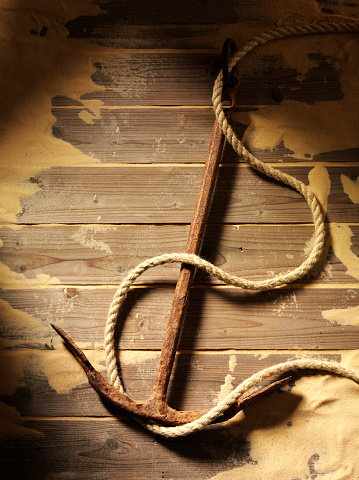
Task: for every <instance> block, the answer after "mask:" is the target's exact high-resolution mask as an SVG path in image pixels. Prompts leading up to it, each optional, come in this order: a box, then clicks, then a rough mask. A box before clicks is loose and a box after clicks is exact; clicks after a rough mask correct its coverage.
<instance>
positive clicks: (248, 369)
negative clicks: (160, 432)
mask: <svg viewBox="0 0 359 480" xmlns="http://www.w3.org/2000/svg"><path fill="white" fill-rule="evenodd" d="M57 349H58V348H55V350H57ZM54 353H55V352H54V351H53V350H46V351H45V352H42V356H41V359H42V361H43V362H48V363H52V364H54V365H55V367H54V368H52V372H51V375H52V376H57V377H59V378H62V377H61V376H62V375H63V374H64V372H63V369H64V368H65V369H66V374H67V376H68V377H69V378H74V379H78V380H77V381H76V380H75V381H74V383H73V384H72V385H71V387H69V391H66V392H61V393H59V392H57V391H56V387H58V386H59V385H61V382H57V384H56V382H54V378H48V376H46V375H45V373H44V372H42V371H41V369H39V368H37V354H38V351H37V350H36V349H26V350H25V349H12V350H3V351H1V357H2V359H3V361H4V363H7V362H9V363H10V364H16V363H19V361H21V359H22V358H24V356H27V358H28V361H27V368H26V370H25V371H24V372H23V377H22V379H21V386H20V385H19V386H18V387H17V389H16V391H14V392H13V393H11V394H8V395H2V401H4V402H6V404H7V405H10V406H13V407H15V408H16V410H17V411H18V412H19V413H20V414H21V415H22V416H31V417H75V416H79V417H86V416H87V417H105V416H108V415H113V414H120V417H123V416H125V415H122V414H121V412H118V411H116V410H114V409H113V408H112V407H110V406H109V405H106V404H104V403H103V402H102V401H101V399H100V397H99V395H98V394H97V393H96V392H95V391H94V390H93V389H92V387H91V386H90V385H89V384H88V382H87V378H86V376H85V374H83V376H81V375H79V373H78V370H79V368H78V366H77V364H76V363H75V362H69V361H68V357H69V356H70V355H71V354H70V353H69V352H68V351H67V350H66V349H64V348H63V349H61V355H60V356H57V357H56V360H54V358H53V357H54ZM85 353H86V354H87V355H88V356H89V357H90V358H91V352H89V351H85ZM146 355H147V356H146ZM302 355H303V357H305V356H308V355H310V356H314V358H323V359H326V360H333V361H340V359H341V356H340V354H336V353H322V354H318V355H317V354H313V353H310V354H308V353H305V354H304V353H302ZM46 357H48V359H46ZM96 357H97V358H101V359H102V362H101V363H102V367H101V368H100V369H99V371H100V372H101V373H102V375H104V377H105V378H107V370H106V367H105V366H104V364H105V353H104V351H101V352H99V353H98V354H97V355H96ZM122 357H124V358H123V361H121V375H122V378H123V381H124V384H125V388H126V392H127V394H128V395H129V396H130V397H131V398H134V399H136V400H138V401H141V400H145V399H146V398H148V397H149V395H150V393H151V390H152V386H153V382H154V377H155V374H156V369H157V365H158V360H159V352H138V351H126V352H124V355H122ZM122 357H121V358H122ZM296 358H298V354H297V353H295V352H293V353H289V352H287V353H277V352H274V351H272V352H265V353H263V352H258V353H251V354H250V353H241V352H235V351H232V350H231V351H229V352H227V353H218V354H216V353H215V354H214V353H202V354H198V353H192V354H189V353H178V354H177V356H176V361H175V366H174V369H173V374H172V379H171V381H170V386H169V390H168V403H169V404H170V405H171V406H173V407H174V408H177V409H179V410H194V409H198V410H202V409H206V408H208V409H209V408H212V407H213V406H214V405H216V404H217V403H218V401H219V397H220V392H221V387H223V385H224V383H225V377H226V376H227V375H231V378H232V384H233V386H234V387H235V386H236V385H238V384H239V383H241V382H242V381H243V380H245V379H246V378H248V377H250V376H251V375H253V374H254V373H256V372H258V371H260V370H262V369H264V368H267V367H270V366H272V365H276V364H278V363H282V362H286V361H288V360H293V359H296ZM56 368H58V372H56ZM97 368H98V367H97ZM298 376H299V374H298ZM271 381H273V378H272V379H267V380H266V381H264V382H263V384H262V385H267V384H268V383H270V382H271ZM11 382H13V379H11ZM77 382H78V383H77ZM19 383H20V382H19ZM54 383H55V384H54ZM293 383H294V381H292V382H291V384H292V385H293ZM4 387H5V388H7V387H8V384H7V378H6V377H5V378H4V379H3V382H2V389H4Z"/></svg>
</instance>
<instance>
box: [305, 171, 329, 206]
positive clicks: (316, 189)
mask: <svg viewBox="0 0 359 480" xmlns="http://www.w3.org/2000/svg"><path fill="white" fill-rule="evenodd" d="M308 180H309V187H310V189H311V191H312V192H313V193H314V195H315V196H316V197H317V200H318V202H319V204H320V206H321V208H322V213H323V215H325V214H326V212H327V203H328V196H329V193H330V178H329V173H328V170H327V169H326V168H325V167H323V166H322V165H316V166H315V167H314V168H312V169H311V170H310V172H309V174H308Z"/></svg>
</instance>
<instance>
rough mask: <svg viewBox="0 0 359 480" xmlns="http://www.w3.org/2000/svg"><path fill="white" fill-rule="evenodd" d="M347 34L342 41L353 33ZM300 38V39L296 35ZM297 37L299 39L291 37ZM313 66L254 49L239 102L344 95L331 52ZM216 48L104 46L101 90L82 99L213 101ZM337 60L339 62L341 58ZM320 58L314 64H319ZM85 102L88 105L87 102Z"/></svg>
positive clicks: (66, 101)
mask: <svg viewBox="0 0 359 480" xmlns="http://www.w3.org/2000/svg"><path fill="white" fill-rule="evenodd" d="M353 37H354V34H351V36H349V35H346V36H344V37H342V41H343V42H344V40H345V39H346V40H347V39H348V38H353ZM297 41H298V40H297ZM292 42H295V40H292ZM308 55H310V56H311V58H312V60H313V63H314V65H313V67H312V68H309V69H308V72H307V73H306V74H305V75H298V72H297V71H296V70H295V69H294V68H293V67H289V66H288V65H286V64H285V63H284V60H283V58H281V56H280V54H273V53H271V54H269V53H267V54H263V53H261V52H259V53H257V52H256V53H255V54H250V55H249V56H248V58H245V59H243V61H242V62H241V65H240V73H239V75H240V79H241V86H240V89H239V91H238V95H237V104H238V105H239V106H256V105H278V104H279V103H281V102H282V101H283V100H296V101H299V102H307V103H314V102H318V101H336V100H339V99H341V98H342V97H343V93H342V91H341V84H340V72H339V70H338V68H337V67H336V66H335V65H334V63H335V62H334V59H333V57H331V58H329V57H326V56H325V55H321V54H318V53H317V52H316V51H315V48H313V52H309V53H308ZM219 57H220V55H219V52H218V51H215V52H211V51H208V50H207V51H204V52H202V53H196V52H191V51H188V52H186V51H184V52H183V53H176V52H171V53H156V52H155V53H148V52H147V51H145V52H141V51H138V52H133V53H131V51H126V52H122V51H120V52H119V53H116V51H110V53H107V54H106V52H103V53H102V55H101V57H99V58H100V60H99V61H96V62H94V73H93V75H92V77H91V78H92V80H93V81H94V83H95V86H98V87H99V90H97V91H96V90H94V91H93V92H91V93H88V94H86V95H83V96H82V97H81V100H83V101H84V103H85V102H86V101H87V100H101V102H102V106H105V107H106V106H112V107H113V106H115V107H117V106H118V105H121V106H144V105H147V106H149V105H150V106H153V105H156V106H169V105H171V106H178V105H187V106H191V107H193V106H211V105H212V100H211V99H212V89H213V83H214V80H215V78H216V76H217V75H218V72H219V70H220V58H219ZM337 62H340V61H339V60H338V59H337ZM315 63H316V65H315ZM53 105H54V106H55V107H60V106H81V102H80V101H79V100H74V99H71V98H67V97H61V96H57V97H55V98H54V99H53ZM86 107H87V106H86V105H85V108H86Z"/></svg>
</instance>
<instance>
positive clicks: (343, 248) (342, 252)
mask: <svg viewBox="0 0 359 480" xmlns="http://www.w3.org/2000/svg"><path fill="white" fill-rule="evenodd" d="M329 232H330V237H331V244H332V247H333V251H334V255H335V256H336V257H337V258H338V260H340V261H341V262H342V263H343V264H344V265H345V266H346V267H347V272H346V273H347V274H348V275H350V276H352V277H354V278H356V279H358V280H359V258H358V257H357V256H356V255H355V253H353V252H352V250H351V248H350V247H351V245H352V243H351V237H352V236H353V232H352V231H351V229H350V226H349V225H347V224H345V223H330V224H329Z"/></svg>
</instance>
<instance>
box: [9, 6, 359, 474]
mask: <svg viewBox="0 0 359 480" xmlns="http://www.w3.org/2000/svg"><path fill="white" fill-rule="evenodd" d="M50 3H51V2H50ZM62 3H63V4H64V10H61V11H60V10H57V9H58V8H59V7H55V6H53V7H52V6H50V5H48V4H47V3H44V4H43V5H42V2H39V6H37V7H36V8H35V7H34V10H33V11H30V10H28V9H25V7H19V8H18V9H17V10H16V12H15V11H10V10H6V11H5V10H4V12H3V15H4V20H3V21H2V22H3V23H4V25H5V23H6V25H7V27H6V28H9V29H10V30H11V29H12V31H13V33H16V35H15V36H14V39H13V40H12V41H11V42H10V41H8V40H6V41H5V40H4V45H5V46H4V47H2V49H3V50H4V51H8V52H10V53H11V54H9V53H6V52H5V53H2V55H3V57H4V59H3V65H5V68H7V71H8V72H9V78H5V77H4V78H3V79H2V82H3V83H2V84H1V85H2V86H1V88H2V91H3V92H4V93H5V100H4V105H5V107H6V109H5V110H2V113H1V116H2V120H1V121H2V122H3V123H2V125H5V126H6V128H5V127H4V129H3V131H2V133H1V138H0V142H2V144H3V148H2V149H3V152H5V156H4V158H3V160H2V161H3V172H4V175H3V180H4V184H3V185H4V187H3V189H2V190H3V193H2V197H3V206H4V208H3V212H4V215H3V223H2V226H1V227H0V238H1V249H0V260H1V262H2V263H1V274H2V275H1V284H2V285H1V287H2V289H3V290H2V293H1V300H0V302H1V304H0V306H1V312H2V316H1V318H2V327H1V330H2V340H1V350H0V361H1V365H2V366H1V369H2V372H3V374H4V376H3V380H2V384H1V387H0V392H1V405H2V407H1V408H2V412H1V414H2V422H1V427H2V438H1V451H2V454H1V457H2V460H3V464H2V466H1V478H4V479H13V480H17V479H19V480H20V479H24V478H27V479H37V480H40V479H44V480H60V479H76V480H80V479H83V480H85V479H87V480H92V479H94V480H95V479H146V480H150V479H154V480H155V479H160V478H163V479H168V480H170V479H173V480H175V479H176V480H185V479H201V480H204V479H211V478H212V477H214V476H216V475H217V474H218V475H219V477H218V478H223V479H226V478H235V479H242V478H253V479H257V478H258V480H259V478H266V479H268V480H272V477H269V476H268V473H266V472H267V470H266V469H265V468H266V467H265V466H264V465H263V467H262V463H261V462H260V461H258V460H257V459H256V457H255V455H254V454H253V451H252V447H251V445H252V444H251V440H250V436H249V433H250V432H251V431H252V429H253V428H255V427H253V425H256V426H257V427H258V428H262V427H263V428H264V429H265V428H267V429H271V428H274V426H275V425H277V424H280V423H281V422H282V423H283V422H284V423H283V425H285V424H286V423H287V422H288V424H289V423H291V422H290V421H289V420H288V419H289V418H290V415H291V414H292V413H293V412H294V411H295V409H296V408H297V404H298V403H299V393H296V392H295V391H294V393H293V394H292V393H291V391H292V389H293V387H294V386H295V382H294V381H293V382H292V384H290V386H289V387H288V386H287V387H285V388H284V389H283V390H282V393H281V394H279V393H276V394H273V395H271V396H269V397H268V398H266V399H264V400H261V404H260V406H259V407H257V406H253V407H250V408H249V409H248V413H246V414H245V417H246V418H245V421H244V423H243V431H242V433H241V434H240V435H236V434H233V432H232V433H231V434H229V433H228V430H227V428H226V426H218V427H213V428H211V430H210V431H209V432H208V431H205V432H201V433H198V434H195V435H191V436H189V437H187V438H186V439H181V438H180V439H176V440H164V439H162V438H158V437H154V436H153V435H152V434H150V433H148V432H146V431H145V430H144V429H143V428H142V427H141V426H139V425H138V424H137V423H136V422H135V421H134V420H133V419H132V418H131V417H129V416H128V415H126V414H124V413H121V412H118V411H113V410H112V409H111V408H108V407H107V406H106V405H104V404H103V402H102V401H101V400H100V399H99V397H98V396H97V394H96V393H95V392H94V391H93V390H92V389H91V387H89V386H88V384H87V382H86V378H85V376H84V374H83V373H82V371H81V369H80V367H78V365H77V364H76V362H75V361H74V360H73V359H72V357H71V355H70V353H69V352H68V351H67V350H66V349H65V347H64V346H63V345H62V342H61V341H60V340H59V339H58V337H57V336H56V334H55V333H54V332H52V330H51V328H50V326H49V324H50V323H51V322H53V323H55V324H58V325H60V326H61V327H62V328H64V329H65V330H66V331H67V332H68V333H69V334H70V335H71V337H72V338H73V339H74V341H75V342H76V343H78V344H79V346H80V347H81V348H83V349H84V351H85V352H86V354H87V355H88V356H89V359H90V360H91V361H92V362H93V363H94V365H95V367H96V368H98V369H100V371H101V372H103V374H104V375H106V371H105V370H106V368H105V354H104V340H103V333H104V326H105V322H106V316H107V310H108V307H109V305H110V303H111V300H112V297H113V295H114V293H115V291H116V286H117V285H118V284H119V282H121V280H122V279H123V278H124V277H125V276H126V274H127V273H128V272H129V271H130V270H131V269H132V268H133V267H134V266H136V265H137V264H138V263H140V262H141V261H142V260H144V259H146V258H148V257H152V256H156V255H159V254H162V253H170V252H183V251H184V248H185V243H186V235H187V232H188V229H189V223H190V221H191V217H192V211H193V207H194V203H195V199H196V195H197V190H198V186H199V182H200V178H201V173H202V167H203V163H204V160H205V156H206V152H207V147H208V142H209V138H210V134H211V128H212V125H213V121H214V113H213V110H212V108H211V94H212V87H213V82H214V79H215V78H216V75H217V73H218V71H219V65H220V48H221V45H222V43H223V41H224V40H225V38H226V37H228V36H233V37H234V38H235V39H236V41H237V42H238V43H239V44H241V43H243V42H244V41H246V40H248V39H249V38H251V36H253V35H254V34H256V33H259V32H261V31H263V30H265V29H268V28H271V27H273V26H274V25H275V24H276V22H277V21H282V20H281V19H280V18H279V17H278V18H276V15H277V14H278V12H277V11H276V10H275V9H274V10H273V12H271V11H270V9H269V8H268V7H266V2H264V1H263V2H259V4H258V5H257V6H256V7H255V4H256V3H257V2H227V1H226V2H223V8H218V5H217V4H214V3H213V2H207V1H205V2H200V1H198V2H186V1H185V2H181V8H175V7H174V6H173V5H172V4H169V5H168V8H167V7H166V8H162V7H160V2H157V1H156V2H153V3H152V2H141V1H134V0H132V1H131V2H129V1H121V7H120V3H119V2H116V1H115V0H110V1H107V2H100V5H101V6H102V9H103V10H102V11H100V9H99V7H98V6H96V5H92V4H91V3H90V2H88V4H87V2H85V1H84V2H79V5H78V6H73V7H71V8H70V6H69V7H68V12H67V11H66V5H67V4H68V3H70V2H68V1H65V2H62ZM288 3H291V2H288ZM307 3H308V10H307V11H302V12H301V17H300V18H301V19H302V20H303V22H305V21H309V20H310V19H312V18H314V14H318V12H319V13H320V14H321V15H323V16H325V15H328V16H330V15H333V16H334V19H336V17H335V16H336V15H339V16H340V15H342V16H352V17H355V16H356V17H358V16H359V6H358V5H357V4H356V3H344V4H342V5H341V4H338V3H337V2H330V4H329V2H317V3H318V5H319V7H320V9H319V10H318V11H317V10H316V9H315V10H312V7H311V6H310V5H311V4H310V2H307ZM40 4H41V5H40ZM82 4H83V5H82ZM319 7H318V8H319ZM285 8H287V11H285V12H284V14H286V15H287V18H288V21H289V22H291V21H293V15H294V16H295V15H296V14H297V13H298V12H297V11H296V10H293V11H291V9H290V8H291V7H290V6H287V7H285ZM284 17H285V15H284ZM284 17H283V18H284ZM281 18H282V17H281ZM338 18H339V17H338ZM9 22H10V23H9ZM11 22H13V23H11ZM279 23H280V22H279ZM8 25H10V27H9V26H8ZM44 28H45V30H44ZM358 46H359V38H358V35H356V34H335V35H317V36H315V37H313V36H310V37H305V38H304V37H303V38H296V39H287V40H283V41H278V42H275V43H273V44H271V45H268V46H265V47H263V48H260V49H258V50H257V51H254V52H253V53H251V54H250V55H249V56H248V58H247V59H245V60H244V61H243V62H242V64H241V69H240V76H241V89H240V92H239V95H238V105H239V106H238V109H237V112H236V113H235V114H234V116H233V123H234V125H235V128H236V131H237V132H238V133H239V134H240V135H244V138H245V140H246V144H247V146H248V148H250V149H251V150H252V151H253V153H254V154H256V155H257V156H258V158H260V159H261V160H262V161H265V162H267V163H269V164H271V165H273V166H274V167H276V168H278V169H280V170H282V171H284V172H287V173H289V174H291V175H293V176H294V177H296V178H298V179H300V180H302V181H303V182H304V183H306V184H310V185H311V186H312V188H313V191H314V192H315V193H316V194H317V196H318V198H319V200H320V202H321V204H322V207H323V210H324V211H325V212H326V217H325V218H326V228H327V240H326V247H325V251H324V254H323V258H322V259H321V261H320V262H319V264H318V266H317V267H316V268H315V269H313V271H312V272H311V273H310V275H308V276H307V277H306V278H304V279H301V280H300V281H298V282H297V283H296V284H292V285H287V286H285V287H284V288H280V289H276V290H273V291H270V292H247V291H242V290H239V289H234V288H232V287H228V286H224V285H222V284H220V282H218V281H217V280H213V279H210V278H208V276H206V275H204V274H201V273H199V274H198V275H197V277H196V281H195V284H194V287H193V291H192V293H191V297H190V304H189V308H188V314H187V318H186V322H185V326H184V330H183V334H182V336H181V340H180V344H179V353H178V355H177V359H176V364H175V369H174V373H173V378H172V381H171V383H170V390H169V403H170V404H171V405H172V406H174V407H176V408H179V409H195V408H198V409H199V408H210V407H212V406H214V405H215V404H216V403H217V402H218V399H219V398H220V396H221V394H222V395H223V394H224V393H225V392H226V391H227V392H228V391H230V389H231V388H232V387H233V385H236V384H237V383H239V382H240V381H241V380H244V379H245V378H247V377H248V376H250V375H251V374H253V373H255V372H256V371H258V370H260V369H262V368H265V367H266V366H270V365H274V364H276V363H280V362H282V361H286V360H288V359H293V358H297V357H298V356H303V355H307V356H313V357H315V358H325V359H331V360H336V361H339V362H340V361H342V359H343V358H344V357H345V353H346V352H349V351H350V352H351V353H352V352H353V351H357V350H359V314H358V310H357V309H358V307H357V306H358V298H359V206H358V205H359V186H358V178H359V167H358V155H359V138H358V125H359V117H358V111H359V100H358V95H357V92H358V77H357V73H355V72H357V64H358V51H359V48H358ZM19 51H22V52H23V56H21V55H20V56H19V53H18V52H19ZM18 57H19V58H18ZM11 58H13V61H14V65H13V64H10V63H11V62H10V60H11ZM17 59H18V60H17ZM15 61H17V62H18V64H17V65H15ZM4 62H5V63H4ZM355 65H356V67H355ZM21 71H23V76H21V74H20V72H21ZM11 75H13V77H11ZM7 108H9V109H7ZM303 115H305V118H304V119H303ZM281 118H282V120H281ZM21 132H22V133H23V135H22V133H21ZM272 139H273V140H272ZM271 141H273V142H274V143H275V144H274V145H272V144H271ZM311 222H312V218H311V214H310V211H309V209H308V206H307V204H306V202H305V200H303V198H302V197H301V196H300V195H299V194H298V193H297V192H296V191H294V190H292V189H290V188H287V187H285V186H283V185H281V184H279V183H277V182H275V181H271V180H269V179H267V178H266V177H264V176H263V175H261V174H258V173H256V172H255V171H253V170H252V169H251V168H250V167H249V166H248V165H246V164H245V163H243V161H242V159H240V158H238V157H237V156H236V155H235V153H234V152H233V151H232V149H231V148H230V147H229V146H226V148H225V152H224V156H223V161H222V164H221V167H220V172H219V178H218V182H217V185H216V190H215V196H214V201H213V205H212V208H211V212H210V217H209V223H208V226H207V228H206V234H205V239H204V242H203V248H202V256H203V257H205V258H206V259H208V260H210V261H211V262H213V263H215V264H216V265H218V266H220V267H221V268H223V269H225V270H226V271H228V272H230V273H232V274H235V275H239V276H243V277H246V278H249V279H254V280H259V279H263V278H268V277H272V276H274V275H277V274H279V273H281V272H286V271H289V270H290V269H293V268H294V267H296V266H297V265H299V264H300V263H301V262H302V261H304V259H305V258H306V255H307V254H308V251H309V248H310V242H311V239H312V235H313V226H312V224H311ZM178 269H179V267H178V265H170V266H163V267H157V268H155V269H152V270H150V271H148V272H146V274H144V275H143V276H142V277H140V279H139V281H138V282H136V285H135V286H134V288H133V289H132V290H131V292H130V294H129V297H128V300H127V301H126V304H125V306H124V309H123V311H122V312H121V321H122V322H123V326H122V327H121V328H120V329H119V330H121V331H120V332H119V334H118V337H119V338H118V340H119V348H120V350H121V354H120V358H121V372H122V375H123V378H124V381H125V385H126V388H127V390H128V392H129V393H130V394H131V395H133V397H134V398H137V399H141V398H143V397H145V396H146V395H148V394H149V392H150V390H151V385H152V381H153V377H154V374H155V371H156V367H157V361H158V358H159V352H160V349H161V343H162V338H163V334H164V329H165V327H166V323H167V316H168V312H169V308H170V304H171V300H172V296H173V292H174V285H175V282H176V278H177V274H178ZM352 367H353V368H354V367H355V365H352ZM357 367H359V362H358V364H357ZM232 374H233V375H232ZM337 380H338V382H340V379H337ZM233 382H234V383H233ZM353 388H354V387H353ZM346 392H347V391H346V390H345V389H344V397H345V395H347V397H345V398H348V399H349V400H348V402H349V401H350V399H355V398H356V401H358V397H355V396H352V397H350V395H349V393H346ZM357 393H358V389H357V390H356V394H357ZM353 395H354V394H353ZM354 401H355V400H354ZM273 409H274V410H275V411H276V412H277V413H276V414H275V415H277V417H275V420H273V423H271V420H270V419H271V418H272V417H271V415H272V413H270V412H272V411H273ZM333 411H334V410H333ZM281 412H282V413H283V418H281V417H280V415H281ZM329 414H330V412H329ZM273 415H274V414H273ZM251 418H252V420H253V422H254V423H252V424H251V423H250V422H251ZM256 418H259V419H261V422H262V423H261V422H260V421H259V420H258V424H257V423H256V421H254V419H256ZM273 418H274V417H273ZM355 422H356V423H355ZM358 422H359V418H358V417H356V418H353V419H352V424H353V425H356V428H359V423H358ZM251 425H252V426H251ZM232 427H233V425H232ZM270 441H272V440H270ZM273 442H275V440H273ZM353 442H356V445H357V447H358V443H357V442H358V441H357V439H356V440H353ZM279 447H280V446H279ZM279 447H278V448H279ZM273 448H274V447H273ZM313 448H314V447H313ZM315 448H317V446H316V447H315ZM353 448H354V447H353ZM295 449H296V447H295V446H293V448H292V450H293V451H295ZM317 449H318V448H317ZM356 451H357V450H356ZM316 452H317V450H315V451H314V450H313V452H312V454H313V455H315V454H317V453H316ZM311 458H312V457H311ZM313 458H314V460H313ZM313 458H312V460H311V461H312V463H310V462H309V461H308V462H309V463H308V465H309V466H308V469H309V470H308V471H304V470H303V472H302V473H301V475H302V476H300V477H299V476H298V477H296V473H294V470H293V472H292V471H291V470H290V467H288V470H287V477H285V478H288V479H289V478H298V479H299V478H300V480H302V479H304V478H311V479H315V478H317V476H316V475H317V473H318V471H319V470H318V471H317V470H315V469H314V466H313V465H314V463H313V462H314V461H316V460H315V459H316V457H313ZM251 466H252V467H253V468H254V466H256V470H255V472H256V473H254V474H251V473H250V470H248V469H249V468H252V467H251ZM236 467H243V472H247V473H243V476H241V475H242V474H241V473H240V471H238V472H237V471H236V472H237V473H235V474H233V477H226V476H223V477H222V476H220V474H221V472H222V474H223V475H224V473H223V472H227V471H230V470H231V469H234V468H236ZM323 468H324V467H323ZM325 468H329V467H325ZM333 468H334V467H333ZM261 469H262V470H261ZM323 471H324V474H325V473H327V472H328V470H325V469H324V470H323ZM248 472H249V473H248ZM295 472H296V470H295ZM313 472H314V473H313ZM355 472H357V471H355ZM246 475H248V476H246ZM253 475H259V476H258V477H255V476H253ZM261 475H264V476H263V477H262V476H261ZM305 475H311V476H310V477H309V476H305ZM318 475H319V473H318ZM354 475H355V473H354ZM274 478H277V479H278V480H279V478H280V477H279V476H275V477H273V480H274ZM283 478H284V477H283ZM324 478H325V479H327V478H328V479H330V478H334V477H329V476H328V477H327V476H324ZM335 478H337V477H335ZM338 478H339V477H338ZM343 478H344V477H343ZM345 478H353V479H354V478H357V477H345Z"/></svg>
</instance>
